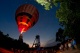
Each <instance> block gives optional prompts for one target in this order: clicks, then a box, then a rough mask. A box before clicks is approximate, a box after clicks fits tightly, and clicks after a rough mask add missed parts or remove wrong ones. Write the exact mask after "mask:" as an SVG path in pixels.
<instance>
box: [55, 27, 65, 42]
mask: <svg viewBox="0 0 80 53" xmlns="http://www.w3.org/2000/svg"><path fill="white" fill-rule="evenodd" d="M63 31H64V30H63V29H62V28H59V29H58V32H57V33H56V41H60V42H62V41H63V40H64V36H63Z"/></svg>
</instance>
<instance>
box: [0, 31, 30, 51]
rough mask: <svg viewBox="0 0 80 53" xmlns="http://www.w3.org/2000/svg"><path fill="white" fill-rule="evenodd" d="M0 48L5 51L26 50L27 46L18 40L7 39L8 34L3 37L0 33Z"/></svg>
mask: <svg viewBox="0 0 80 53" xmlns="http://www.w3.org/2000/svg"><path fill="white" fill-rule="evenodd" d="M0 47H2V48H6V49H11V48H14V49H23V50H28V49H29V45H28V44H26V43H24V42H21V41H19V40H16V39H13V38H10V37H9V34H7V35H4V34H3V32H1V31H0Z"/></svg>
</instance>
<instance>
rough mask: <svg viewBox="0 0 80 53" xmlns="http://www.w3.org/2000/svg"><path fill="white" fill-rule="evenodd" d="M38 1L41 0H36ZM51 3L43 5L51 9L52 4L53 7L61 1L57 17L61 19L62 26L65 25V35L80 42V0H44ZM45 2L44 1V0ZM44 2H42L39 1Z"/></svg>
mask: <svg viewBox="0 0 80 53" xmlns="http://www.w3.org/2000/svg"><path fill="white" fill-rule="evenodd" d="M36 1H37V2H38V3H39V2H40V1H39V0H36ZM44 1H47V3H50V5H48V4H47V5H46V4H44V5H42V6H44V7H45V6H47V7H46V8H48V10H50V9H51V8H50V6H51V7H52V6H53V5H55V3H58V2H59V3H60V8H59V9H58V10H57V11H56V17H57V18H58V19H59V22H60V24H61V26H63V27H64V35H65V36H69V37H71V38H75V39H76V40H77V41H78V42H80V41H79V40H80V39H79V38H78V37H80V34H79V33H80V31H79V30H80V24H79V23H80V1H79V0H44ZM43 3H44V2H43ZM39 4H42V3H39Z"/></svg>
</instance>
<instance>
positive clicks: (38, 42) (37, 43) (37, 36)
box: [32, 35, 40, 48]
mask: <svg viewBox="0 0 80 53" xmlns="http://www.w3.org/2000/svg"><path fill="white" fill-rule="evenodd" d="M32 47H35V48H39V47H40V36H39V35H36V36H35V40H34V42H33V45H32Z"/></svg>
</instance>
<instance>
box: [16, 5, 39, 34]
mask: <svg viewBox="0 0 80 53" xmlns="http://www.w3.org/2000/svg"><path fill="white" fill-rule="evenodd" d="M38 17H39V13H38V10H37V9H36V8H35V7H34V6H33V5H31V4H24V5H21V6H20V7H19V8H18V9H17V10H16V14H15V19H16V22H17V25H18V29H19V31H20V33H23V32H25V31H27V30H28V29H30V28H31V27H32V26H34V25H35V23H36V22H37V21H38Z"/></svg>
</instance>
